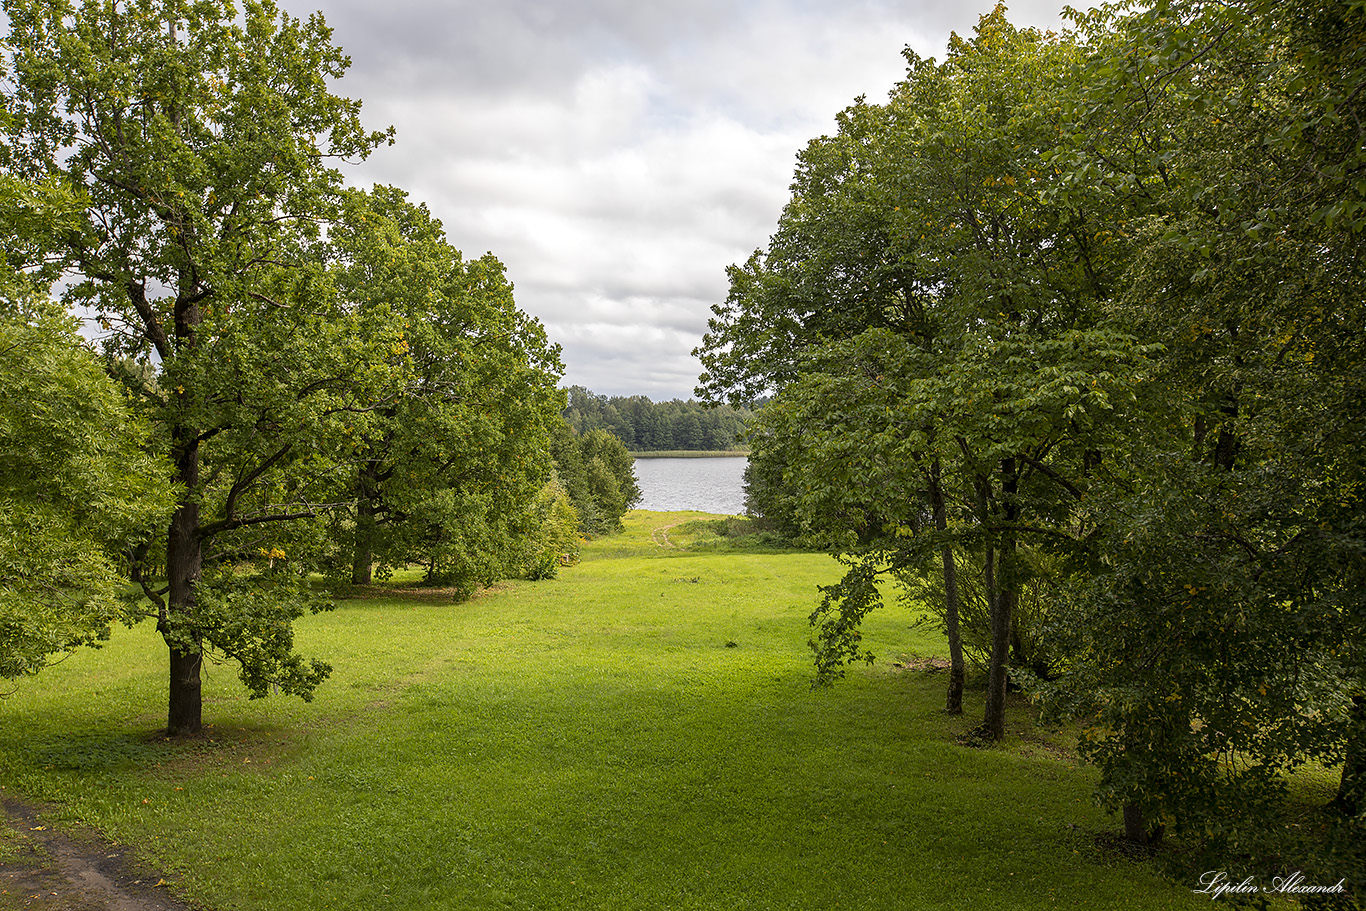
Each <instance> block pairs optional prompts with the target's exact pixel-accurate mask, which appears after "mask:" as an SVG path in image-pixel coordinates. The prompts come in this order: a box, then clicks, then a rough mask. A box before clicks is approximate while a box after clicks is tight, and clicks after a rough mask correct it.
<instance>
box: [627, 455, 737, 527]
mask: <svg viewBox="0 0 1366 911" xmlns="http://www.w3.org/2000/svg"><path fill="white" fill-rule="evenodd" d="M748 461H749V460H748V459H746V458H745V457H744V456H740V457H738V458H737V457H729V456H728V457H726V458H716V459H636V482H637V483H638V484H639V485H640V493H641V498H640V502H639V503H637V504H636V508H637V509H653V510H658V511H660V512H672V511H675V510H682V509H696V510H700V511H702V512H718V513H722V514H724V515H728V516H733V515H741V514H743V513H744V511H745V484H744V474H745V463H746V462H748Z"/></svg>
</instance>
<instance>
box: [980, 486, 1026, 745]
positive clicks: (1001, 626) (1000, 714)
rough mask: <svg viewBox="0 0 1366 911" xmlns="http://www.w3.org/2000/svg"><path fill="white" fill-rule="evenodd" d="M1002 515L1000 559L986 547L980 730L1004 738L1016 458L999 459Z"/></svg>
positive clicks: (1012, 600)
mask: <svg viewBox="0 0 1366 911" xmlns="http://www.w3.org/2000/svg"><path fill="white" fill-rule="evenodd" d="M1001 477H1002V484H1001V495H1002V496H1001V500H1002V505H1003V510H1002V517H1003V519H1004V520H1005V524H1006V533H1005V535H1004V536H1003V538H1002V542H1001V548H1000V559H999V563H998V565H996V566H993V565H992V563H993V561H992V556H993V554H992V552H991V550H990V549H988V551H987V561H986V574H987V576H986V583H987V597H988V600H989V603H990V605H991V667H990V669H989V670H988V671H987V706H986V714H985V717H984V718H983V719H982V734H983V736H984V737H985V738H986V739H987V740H1004V739H1005V736H1006V683H1007V680H1008V678H1009V676H1010V674H1009V665H1010V633H1011V626H1012V619H1013V618H1014V615H1015V600H1016V592H1015V585H1016V582H1015V576H1016V572H1015V564H1014V561H1015V531H1014V527H1013V526H1014V523H1015V520H1016V518H1018V515H1019V507H1018V504H1017V503H1016V502H1015V493H1016V490H1017V488H1018V484H1019V477H1018V475H1016V473H1015V460H1014V459H1004V460H1002V462H1001Z"/></svg>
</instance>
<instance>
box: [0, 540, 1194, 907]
mask: <svg viewBox="0 0 1366 911" xmlns="http://www.w3.org/2000/svg"><path fill="white" fill-rule="evenodd" d="M690 517H696V514H678V513H673V514H662V513H632V514H631V515H630V516H628V522H629V528H628V531H627V533H626V534H625V535H622V536H617V537H613V538H607V539H602V540H599V541H595V542H592V543H591V544H590V545H589V546H588V548H587V549H586V552H585V557H584V560H583V562H582V563H581V564H580V565H578V566H576V567H573V568H570V569H567V570H565V571H563V572H562V573H561V577H560V578H559V579H556V580H551V581H547V582H539V583H515V584H509V585H507V586H505V587H503V588H502V589H501V590H499V591H496V592H491V593H486V594H484V595H482V596H480V597H479V598H477V599H475V600H474V601H472V602H470V603H466V604H452V603H450V602H449V600H446V599H445V598H443V597H442V596H441V595H440V594H439V593H430V592H424V591H422V590H420V589H415V590H409V591H385V590H382V589H375V590H372V591H371V592H368V593H367V594H366V595H365V596H364V597H356V598H351V599H348V600H344V601H341V602H340V603H339V606H338V609H337V610H336V611H335V612H332V613H327V614H322V615H319V616H317V617H311V618H308V619H307V620H305V621H303V622H301V623H300V624H299V630H298V636H299V642H300V646H301V648H302V649H303V650H304V651H305V653H307V654H311V655H315V656H319V657H323V658H325V659H326V660H329V661H331V662H332V663H333V664H334V665H335V671H334V673H333V676H332V678H331V680H329V681H328V683H327V684H325V685H324V687H323V688H322V689H321V690H319V692H318V695H317V698H316V699H315V701H314V702H312V703H309V704H305V703H302V702H300V701H298V700H295V699H286V698H270V699H266V700H259V701H250V700H247V699H246V698H245V697H244V696H243V695H242V693H241V689H240V686H239V684H238V683H237V681H236V679H235V677H234V674H233V671H232V670H231V668H229V667H215V668H212V669H211V670H210V672H209V675H208V678H209V679H208V683H207V686H206V694H207V699H206V705H205V719H206V721H207V722H209V723H210V724H212V728H211V731H210V733H209V734H208V736H207V737H205V738H204V739H203V740H198V741H192V742H188V743H172V742H167V741H165V740H164V739H163V738H161V737H160V736H158V735H157V733H156V732H157V728H158V727H159V726H160V725H162V724H164V699H165V696H164V686H165V684H164V679H163V678H164V674H165V669H164V665H165V654H164V649H163V647H162V646H161V643H160V640H159V638H158V637H157V634H156V632H155V630H154V629H153V628H152V627H151V626H150V625H147V626H143V627H139V628H138V629H135V630H132V631H126V630H120V631H118V632H116V634H115V636H114V639H113V641H112V642H111V643H110V644H109V645H108V646H107V647H105V648H104V649H102V650H99V651H90V652H84V653H81V654H78V655H76V656H73V657H72V658H70V659H69V660H67V661H66V662H64V663H63V664H61V665H60V666H58V667H55V668H53V669H51V670H50V671H48V672H46V673H45V674H44V675H42V676H40V677H38V678H35V679H32V680H26V681H23V682H22V683H21V684H20V685H19V687H18V690H17V692H15V693H13V694H12V695H11V696H9V697H8V698H6V699H3V700H0V785H3V787H4V791H3V792H0V793H3V794H4V795H9V796H23V797H27V798H30V799H36V800H42V801H48V802H51V803H53V804H55V805H56V806H57V807H58V810H57V813H56V819H55V821H56V822H57V823H59V824H60V823H62V822H68V823H69V822H76V821H80V822H83V823H87V824H91V825H94V826H96V827H98V828H99V829H101V830H102V831H103V832H104V834H105V835H106V836H107V837H109V838H111V839H113V840H116V841H118V842H120V843H125V844H129V845H134V846H137V847H138V850H139V851H140V853H141V855H142V856H143V858H144V859H146V860H147V861H148V862H149V863H151V864H152V865H154V866H155V867H157V868H159V870H160V871H163V872H165V873H166V874H167V878H168V879H170V880H171V881H172V883H173V888H174V890H175V891H176V892H178V893H179V894H180V895H182V896H183V897H186V898H188V899H190V900H191V901H193V902H195V903H198V904H201V905H203V906H205V907H207V908H212V909H222V911H227V909H271V911H284V909H318V908H356V909H391V908H392V909H399V908H402V909H437V908H441V909H495V908H515V909H536V911H543V909H554V908H591V909H598V908H602V909H610V908H619V909H647V908H649V909H653V908H663V909H724V911H735V909H777V908H784V909H835V908H842V909H870V911H872V909H877V911H888V909H921V908H924V909H937V908H943V909H965V908H967V909H971V908H983V909H986V908H993V909H994V908H1004V909H1009V908H1052V907H1058V908H1097V909H1102V908H1103V909H1114V908H1130V909H1146V908H1152V909H1170V908H1183V907H1190V908H1195V907H1204V906H1206V905H1207V904H1208V898H1207V897H1204V896H1197V895H1192V894H1191V892H1190V886H1189V885H1186V884H1179V883H1171V882H1167V881H1164V880H1163V879H1161V878H1160V877H1159V876H1158V875H1157V874H1156V873H1155V872H1154V871H1153V869H1152V868H1151V867H1150V866H1148V865H1146V864H1143V863H1139V862H1134V861H1130V860H1125V859H1122V858H1119V857H1114V856H1110V855H1107V854H1106V853H1105V852H1103V851H1101V850H1099V849H1098V848H1097V847H1096V835H1097V833H1099V832H1102V831H1106V830H1110V829H1113V828H1115V827H1116V823H1115V821H1114V820H1113V819H1109V818H1107V817H1105V816H1104V815H1103V814H1101V813H1100V812H1099V811H1097V810H1096V809H1095V808H1094V807H1093V805H1092V801H1091V797H1090V795H1091V787H1092V782H1093V779H1092V775H1091V773H1090V772H1089V771H1088V770H1086V769H1084V768H1077V767H1076V763H1075V762H1073V761H1071V760H1069V758H1068V756H1067V755H1066V752H1065V751H1064V750H1059V749H1058V748H1057V746H1056V744H1055V743H1052V742H1050V739H1049V738H1048V737H1046V736H1044V735H1042V734H1040V732H1036V731H1034V730H1033V728H1032V727H1031V726H1030V724H1029V722H1028V720H1027V716H1028V713H1027V711H1026V710H1025V709H1024V708H1023V707H1017V708H1016V710H1015V712H1014V719H1015V728H1014V732H1013V734H1012V737H1011V740H1010V742H1009V743H1008V744H1007V745H1006V746H1005V747H1002V748H996V749H973V748H968V747H964V746H959V745H958V744H957V743H956V742H955V738H956V736H957V735H958V734H959V733H961V732H963V731H965V730H966V729H967V728H969V727H971V726H972V725H973V724H974V723H976V722H977V721H978V720H979V716H980V711H981V694H980V692H973V693H971V694H970V695H971V699H970V703H969V714H968V716H965V717H964V718H948V717H946V716H944V715H943V714H942V713H941V712H940V711H939V710H940V708H941V706H942V701H943V686H944V678H943V675H942V674H932V673H927V672H925V671H911V670H904V669H900V668H897V667H894V666H893V665H892V664H891V662H892V661H893V660H901V659H902V657H903V656H908V655H935V654H941V653H942V651H943V645H942V642H940V641H939V640H938V638H937V636H936V635H935V634H933V632H932V631H931V630H928V629H927V628H923V627H913V626H912V623H913V619H914V618H913V617H911V616H910V614H909V613H907V612H906V611H905V610H903V609H888V610H886V611H884V612H882V613H881V614H880V615H879V616H877V617H876V620H875V621H874V622H871V623H870V624H869V626H868V628H867V630H866V635H867V637H868V639H869V641H870V642H871V644H872V646H873V648H874V650H875V651H877V652H878V653H879V655H880V656H881V658H882V660H880V661H879V662H878V663H877V664H876V665H874V666H871V667H859V668H856V669H854V670H853V671H851V673H850V675H849V678H848V679H847V680H846V681H844V682H842V683H841V684H839V685H837V686H836V687H835V688H833V689H830V690H825V691H812V689H811V666H810V653H809V650H808V648H807V645H806V640H807V638H808V635H809V629H808V626H807V616H808V615H809V613H810V611H811V609H812V606H813V604H814V600H815V586H816V585H817V584H820V583H823V582H827V581H831V580H833V579H834V578H836V577H837V575H838V572H839V569H838V566H837V564H836V563H835V562H834V561H833V560H831V559H830V558H829V557H826V556H822V555H818V554H801V553H787V554H748V553H725V552H720V551H712V550H709V551H705V552H689V551H688V550H687V549H686V544H687V540H686V537H682V536H680V535H679V534H678V533H677V531H676V533H675V535H674V536H672V537H667V538H666V537H665V536H666V534H667V532H660V531H659V529H661V528H663V527H664V526H671V525H675V524H676V523H679V522H682V521H684V520H686V519H688V518H690ZM680 545H682V546H680ZM1054 739H1055V740H1056V741H1057V742H1058V743H1063V742H1065V738H1054ZM0 907H3V905H0Z"/></svg>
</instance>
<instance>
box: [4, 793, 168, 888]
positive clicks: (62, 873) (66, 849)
mask: <svg viewBox="0 0 1366 911" xmlns="http://www.w3.org/2000/svg"><path fill="white" fill-rule="evenodd" d="M4 810H5V820H4V823H3V824H4V825H8V826H9V827H10V828H11V829H13V830H14V832H15V833H16V836H17V837H16V838H15V839H14V842H13V843H14V844H15V848H16V849H15V850H14V851H12V852H10V853H8V854H5V855H0V908H3V909H11V908H15V909H17V908H51V909H61V911H194V909H193V907H192V906H191V905H187V904H185V903H184V902H181V901H178V900H177V899H175V898H174V897H173V896H172V895H171V894H170V893H169V892H167V889H166V887H167V886H168V885H169V883H168V882H167V880H166V879H165V878H164V877H162V876H159V875H158V874H156V873H154V872H151V871H149V870H147V869H146V868H145V867H143V866H142V865H141V864H139V863H138V862H137V860H136V858H135V857H134V856H133V854H132V852H131V851H130V850H129V849H128V848H126V847H124V846H122V845H115V844H112V843H110V842H109V841H108V840H106V839H104V838H103V837H101V836H100V835H99V834H98V833H96V832H93V831H74V830H71V831H64V830H62V829H58V828H55V827H54V826H53V825H52V824H51V823H49V822H46V821H44V819H43V814H42V810H41V808H40V807H38V806H36V805H34V804H31V803H27V802H25V801H21V800H16V799H14V798H9V797H7V798H5V799H4Z"/></svg>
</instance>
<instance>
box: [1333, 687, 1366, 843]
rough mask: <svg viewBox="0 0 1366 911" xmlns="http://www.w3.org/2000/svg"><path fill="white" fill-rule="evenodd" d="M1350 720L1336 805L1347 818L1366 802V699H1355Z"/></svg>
mask: <svg viewBox="0 0 1366 911" xmlns="http://www.w3.org/2000/svg"><path fill="white" fill-rule="evenodd" d="M1349 719H1350V720H1349V722H1348V730H1347V755H1346V757H1345V758H1344V759H1343V763H1342V781H1341V782H1339V784H1338V793H1337V796H1336V797H1334V798H1333V802H1332V806H1333V808H1334V809H1336V810H1337V811H1338V812H1340V813H1342V815H1344V816H1355V815H1357V813H1359V812H1361V808H1362V804H1363V802H1364V801H1366V696H1363V695H1356V696H1353V697H1352V712H1351V715H1350V716H1349Z"/></svg>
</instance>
